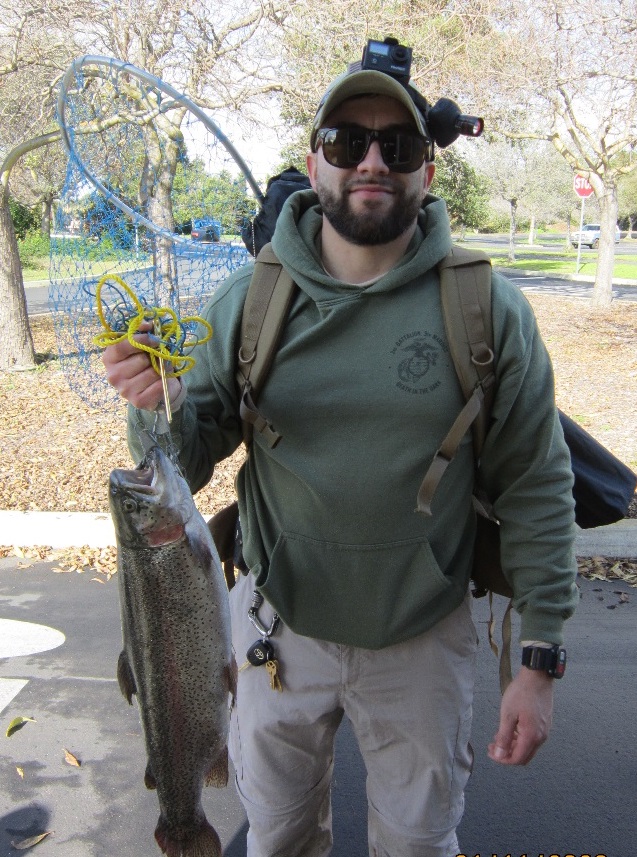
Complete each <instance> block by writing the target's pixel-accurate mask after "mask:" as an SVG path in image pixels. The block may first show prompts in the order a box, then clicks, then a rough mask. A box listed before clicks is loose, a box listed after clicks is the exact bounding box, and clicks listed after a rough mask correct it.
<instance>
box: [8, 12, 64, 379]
mask: <svg viewBox="0 0 637 857" xmlns="http://www.w3.org/2000/svg"><path fill="white" fill-rule="evenodd" d="M62 11H63V6H62V4H57V3H56V2H55V0H50V2H48V3H46V4H38V3H36V2H34V0H27V2H25V3H22V4H20V6H19V8H16V6H15V4H11V3H8V2H6V0H2V2H0V16H1V20H2V22H3V23H2V25H1V26H0V82H1V83H2V88H1V89H0V120H1V122H0V127H1V129H2V130H1V132H0V325H1V326H2V329H3V331H4V335H3V337H2V342H1V343H0V369H13V368H23V367H27V368H28V367H30V366H33V365H34V362H35V355H34V351H33V340H32V337H31V331H30V328H29V322H28V316H27V310H26V298H25V294H24V283H23V280H22V268H21V265H20V259H19V255H18V245H17V241H16V236H15V232H14V229H13V223H12V220H11V214H10V211H9V191H10V178H11V171H12V169H13V167H14V166H15V165H16V163H17V162H18V161H19V159H20V158H21V157H22V156H23V155H26V154H27V153H29V152H33V151H34V150H35V149H37V148H38V147H40V146H44V145H47V144H48V143H50V142H53V141H55V140H59V132H56V131H55V130H53V124H52V122H51V119H52V106H53V102H54V97H53V88H52V84H53V82H54V80H55V78H56V75H57V74H58V72H59V70H60V68H61V67H62V66H63V64H64V63H65V62H66V60H67V59H68V58H69V57H70V56H71V55H72V53H73V43H72V40H71V39H69V38H68V37H67V38H66V39H63V38H57V37H56V33H57V32H59V28H58V27H56V26H55V22H56V19H57V15H58V14H60V13H61V12H62Z"/></svg>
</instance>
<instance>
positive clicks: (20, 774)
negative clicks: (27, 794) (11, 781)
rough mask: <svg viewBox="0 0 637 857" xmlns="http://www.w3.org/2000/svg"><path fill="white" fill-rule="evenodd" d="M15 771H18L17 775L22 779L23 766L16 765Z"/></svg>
mask: <svg viewBox="0 0 637 857" xmlns="http://www.w3.org/2000/svg"><path fill="white" fill-rule="evenodd" d="M16 771H17V772H18V776H19V777H20V779H21V780H23V779H24V768H18V767H16Z"/></svg>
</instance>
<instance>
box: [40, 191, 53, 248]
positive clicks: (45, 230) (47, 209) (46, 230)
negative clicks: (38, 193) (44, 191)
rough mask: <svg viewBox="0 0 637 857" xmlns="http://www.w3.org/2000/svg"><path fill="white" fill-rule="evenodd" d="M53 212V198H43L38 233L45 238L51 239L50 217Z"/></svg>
mask: <svg viewBox="0 0 637 857" xmlns="http://www.w3.org/2000/svg"><path fill="white" fill-rule="evenodd" d="M52 212H53V196H45V197H44V199H43V200H42V216H41V218H40V231H41V232H42V234H43V235H46V237H47V238H50V237H51V217H52Z"/></svg>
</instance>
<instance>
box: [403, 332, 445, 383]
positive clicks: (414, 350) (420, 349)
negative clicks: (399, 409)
mask: <svg viewBox="0 0 637 857" xmlns="http://www.w3.org/2000/svg"><path fill="white" fill-rule="evenodd" d="M448 350H449V349H448V348H447V344H446V343H445V342H444V340H442V339H441V338H440V337H439V336H437V335H435V334H431V333H429V332H428V331H426V330H414V331H411V332H410V333H406V334H405V335H404V336H401V337H400V339H398V340H397V342H396V343H395V345H394V347H393V348H392V349H391V352H390V353H391V355H392V357H393V358H394V365H395V370H396V376H397V378H396V386H397V387H398V388H399V389H400V390H404V391H405V392H406V393H410V394H414V393H421V394H422V393H430V392H432V391H433V390H435V389H436V388H438V387H439V386H440V383H441V382H440V377H439V371H438V368H437V367H438V364H439V361H440V357H441V354H442V353H443V352H444V353H445V354H446V353H448Z"/></svg>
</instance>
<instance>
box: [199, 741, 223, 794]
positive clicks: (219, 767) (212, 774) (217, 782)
mask: <svg viewBox="0 0 637 857" xmlns="http://www.w3.org/2000/svg"><path fill="white" fill-rule="evenodd" d="M204 785H206V786H214V787H215V788H216V789H224V788H225V787H226V786H227V785H228V748H227V747H224V748H223V750H222V751H221V753H219V755H218V756H217V759H216V761H215V763H214V765H213V766H212V767H211V768H210V770H209V771H208V773H207V774H206V779H205V781H204Z"/></svg>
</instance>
